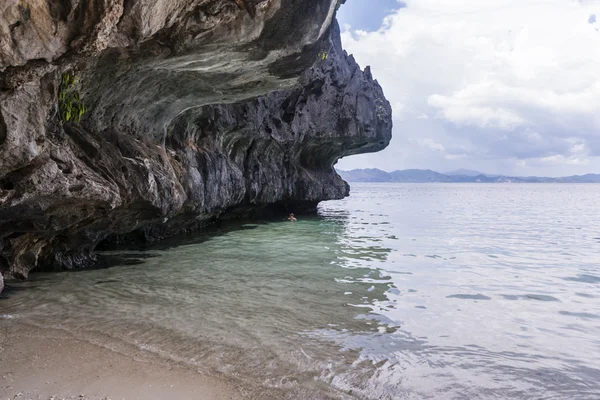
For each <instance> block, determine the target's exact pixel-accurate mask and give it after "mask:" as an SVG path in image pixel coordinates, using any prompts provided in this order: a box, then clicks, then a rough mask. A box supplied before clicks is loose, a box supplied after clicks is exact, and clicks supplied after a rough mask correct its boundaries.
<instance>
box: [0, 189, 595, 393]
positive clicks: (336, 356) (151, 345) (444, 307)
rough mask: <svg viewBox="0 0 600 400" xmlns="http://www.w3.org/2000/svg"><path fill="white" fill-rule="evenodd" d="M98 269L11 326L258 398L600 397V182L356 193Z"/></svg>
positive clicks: (10, 296)
mask: <svg viewBox="0 0 600 400" xmlns="http://www.w3.org/2000/svg"><path fill="white" fill-rule="evenodd" d="M100 258H101V261H102V263H101V264H104V265H105V266H107V268H101V269H92V270H81V271H69V272H60V273H37V274H32V276H31V280H29V281H27V282H20V283H12V284H11V287H10V288H9V290H8V291H7V292H6V294H4V295H3V298H2V299H0V318H3V319H6V320H7V321H5V323H10V322H11V321H12V322H14V323H23V324H30V325H34V326H38V327H43V328H48V329H50V330H59V331H60V330H62V331H65V332H69V334H70V335H74V336H76V337H78V338H80V339H82V340H88V341H90V342H92V343H95V344H99V345H102V346H104V347H106V348H109V349H111V350H114V351H119V352H125V353H131V354H132V356H134V357H140V358H145V359H150V360H154V361H156V362H161V360H163V361H168V362H174V363H177V364H180V365H184V366H187V367H189V368H192V369H194V370H197V371H199V372H200V373H203V374H208V375H214V376H218V377H223V378H226V379H230V380H232V381H235V382H236V383H237V384H239V385H240V386H245V387H247V388H248V389H247V390H246V392H245V393H249V397H250V398H252V396H253V394H252V393H254V394H256V395H259V394H260V395H261V396H262V397H263V398H274V399H279V398H289V399H540V400H541V399H544V400H550V399H594V400H597V399H600V185H593V184H589V185H572V184H454V183H453V184H388V183H369V184H367V183H365V184H353V185H352V190H351V195H350V197H348V198H346V199H345V200H341V201H330V202H323V203H321V204H320V206H319V210H318V213H317V214H316V215H310V216H299V220H298V221H297V222H289V221H287V220H286V219H285V216H282V218H281V219H275V220H269V221H251V222H248V221H246V222H243V223H224V224H220V225H217V226H215V227H213V228H211V229H208V230H206V231H203V232H201V233H198V234H195V235H192V236H185V237H180V238H176V239H173V240H170V241H168V242H163V243H159V244H157V245H153V246H150V247H148V248H145V249H143V250H140V249H137V250H134V249H126V248H124V249H115V250H111V251H108V252H102V253H101V256H100ZM269 393H272V396H269V395H268V394H269ZM265 394H267V395H266V396H265Z"/></svg>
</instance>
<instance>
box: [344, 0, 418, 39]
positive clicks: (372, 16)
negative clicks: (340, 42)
mask: <svg viewBox="0 0 600 400" xmlns="http://www.w3.org/2000/svg"><path fill="white" fill-rule="evenodd" d="M403 7H406V4H404V3H402V2H400V1H397V0H349V1H347V2H346V4H344V5H343V6H342V7H341V8H340V11H339V13H338V16H337V19H338V21H339V22H340V25H341V26H342V28H343V26H344V25H346V24H348V25H350V26H352V30H357V29H360V30H364V31H371V32H372V31H376V30H378V29H379V28H380V27H381V25H382V22H383V19H384V18H385V17H387V16H388V15H390V14H392V13H393V12H394V11H395V10H398V9H399V8H403Z"/></svg>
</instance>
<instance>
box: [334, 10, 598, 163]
mask: <svg viewBox="0 0 600 400" xmlns="http://www.w3.org/2000/svg"><path fill="white" fill-rule="evenodd" d="M403 3H405V4H406V7H403V8H400V9H399V10H398V11H396V12H395V13H394V14H392V15H390V16H389V17H388V18H387V19H386V20H385V22H384V24H383V26H382V27H381V28H380V29H379V30H378V31H374V32H366V31H353V30H352V28H351V27H346V30H345V32H344V33H343V42H344V46H345V48H346V49H347V50H348V52H349V53H352V54H354V56H355V57H356V59H357V61H358V62H359V63H360V64H361V65H362V66H366V65H371V66H372V69H373V73H374V75H375V77H376V78H377V79H378V80H379V82H380V83H381V84H382V86H383V88H384V91H385V93H386V96H387V97H388V98H389V99H390V102H391V103H392V104H394V105H396V106H395V107H394V109H395V110H398V111H401V118H395V130H394V135H395V139H394V141H393V142H392V145H391V147H390V149H389V150H386V152H385V153H384V154H383V156H378V157H373V158H368V157H363V158H361V159H360V160H361V163H366V162H369V161H370V160H372V161H374V162H375V164H376V165H375V166H378V167H380V168H385V169H396V168H404V167H411V166H415V167H434V168H438V169H443V168H445V167H448V168H450V167H454V166H457V167H462V166H470V167H473V166H475V167H478V166H481V168H498V169H501V171H497V172H502V173H508V172H511V171H509V170H510V169H511V168H512V169H516V171H522V172H531V171H532V170H530V169H528V168H537V169H535V170H533V172H538V171H539V172H540V173H543V172H545V171H547V172H548V173H550V174H554V175H556V174H560V173H561V172H562V171H563V170H564V172H565V173H567V172H571V171H580V170H575V169H569V168H576V167H579V166H586V168H588V169H589V168H590V166H592V167H598V168H600V159H598V156H600V31H598V24H597V23H591V22H590V21H591V20H592V18H591V16H592V15H600V0H585V1H584V0H582V1H577V0H405V1H403ZM594 20H595V19H594ZM398 105H402V106H401V107H398ZM429 141H431V142H429ZM411 143H412V145H413V146H415V147H419V148H420V150H415V151H408V150H407V148H406V147H407V146H411ZM433 143H435V145H432V144H433ZM458 147H461V148H462V149H467V151H461V152H458V151H453V149H457V148H458ZM442 149H443V150H442ZM427 150H429V151H427ZM444 152H447V153H448V154H446V156H443V155H442V154H440V153H444ZM459 154H460V156H457V155H459ZM399 156H404V158H402V157H399ZM590 157H591V158H593V159H594V160H595V161H594V162H593V163H591V164H590V163H589V162H588V158H590ZM399 159H403V160H404V161H403V163H404V164H398V160H399ZM465 160H470V161H471V165H464V162H465ZM528 160H530V161H531V162H528ZM544 160H546V161H544ZM452 162H455V163H456V164H452ZM409 163H412V164H411V165H408V164H409ZM436 163H437V164H436ZM341 166H342V167H353V166H356V167H363V166H366V165H362V164H360V163H358V164H357V163H355V164H353V161H352V159H348V161H346V160H343V161H342V163H341ZM532 166H534V167H532ZM560 168H563V170H561V169H560ZM494 172H496V171H494ZM598 172H600V171H598Z"/></svg>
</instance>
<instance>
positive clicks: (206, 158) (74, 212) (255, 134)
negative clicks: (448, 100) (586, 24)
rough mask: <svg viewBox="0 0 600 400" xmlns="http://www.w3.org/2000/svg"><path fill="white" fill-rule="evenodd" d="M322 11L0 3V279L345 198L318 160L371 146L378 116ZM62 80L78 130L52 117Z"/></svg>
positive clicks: (379, 136) (244, 5) (313, 0)
mask: <svg viewBox="0 0 600 400" xmlns="http://www.w3.org/2000/svg"><path fill="white" fill-rule="evenodd" d="M49 3H52V4H54V3H56V4H60V6H59V5H56V4H55V5H53V6H52V7H50V6H49ZM84 3H85V4H84ZM335 6H336V2H335V1H334V0H287V1H286V0H281V1H276V0H236V1H233V0H204V1H203V0H176V1H175V0H169V1H167V0H164V1H149V0H138V1H135V0H131V1H128V2H125V3H123V2H122V1H121V2H120V1H116V0H98V1H96V2H87V3H86V2H81V3H80V2H79V1H78V0H73V1H68V0H65V1H60V2H45V1H35V0H30V1H25V0H21V1H19V2H16V1H12V2H11V0H9V3H8V6H7V5H6V4H5V5H3V6H0V8H2V7H4V10H0V11H3V12H0V25H1V29H2V30H1V31H0V32H1V34H2V36H0V69H4V71H3V72H2V73H1V74H2V79H1V80H0V82H1V83H0V84H1V85H2V86H1V88H2V91H1V92H0V272H2V273H3V274H4V275H5V276H8V277H10V278H26V277H27V275H28V273H29V271H31V270H32V269H33V268H36V267H42V268H52V267H53V268H73V267H82V266H86V265H89V264H90V263H92V262H93V260H94V256H93V250H94V248H95V247H96V246H97V245H98V244H99V243H100V242H101V241H103V240H105V239H106V238H109V240H117V241H122V240H132V239H134V238H135V239H137V240H155V239H160V238H162V237H166V236H169V235H172V234H175V233H179V232H183V231H187V230H193V229H198V228H199V227H202V226H204V225H206V224H207V223H209V222H211V221H213V220H215V219H217V218H224V217H238V216H244V215H247V214H248V213H250V212H254V211H256V210H259V209H262V208H265V207H276V208H278V209H281V210H284V209H285V210H291V211H295V212H299V211H302V210H305V209H310V208H314V207H315V206H316V204H317V203H318V202H319V201H322V200H329V199H340V198H343V197H344V196H346V195H347V194H348V185H347V184H346V183H345V182H344V181H342V179H341V178H340V177H339V176H338V175H337V174H336V173H335V170H334V169H333V165H334V163H335V162H336V161H337V160H338V159H339V158H340V157H343V156H347V155H351V154H358V153H364V152H372V151H378V150H381V149H383V148H384V147H386V146H387V145H388V143H389V141H390V139H391V108H390V105H389V103H388V102H387V101H386V100H385V97H384V95H383V92H382V90H381V88H380V86H379V85H378V84H377V82H376V81H374V80H373V78H372V76H371V74H370V71H369V70H368V69H367V70H366V71H364V72H362V71H361V70H360V68H359V66H358V65H357V64H356V62H355V61H354V59H353V58H352V57H351V56H348V55H347V54H346V53H345V52H344V51H343V50H342V48H341V44H340V38H339V36H340V35H339V28H338V27H337V24H331V22H332V18H333V15H334V11H335ZM24 7H25V9H27V8H28V9H29V11H28V12H27V11H24ZM53 7H54V8H53ZM27 15H28V16H29V17H27ZM48 21H50V22H48ZM82 21H83V22H82ZM15 24H16V25H15ZM7 26H8V29H7ZM49 32H55V33H54V34H53V35H50V34H49ZM7 35H9V36H7ZM23 41H30V42H32V43H34V44H35V45H32V46H24V44H23ZM319 53H321V56H319ZM323 54H326V57H323V56H322V55H323ZM40 58H43V59H44V60H43V61H41V60H39V59H40ZM323 58H325V59H323ZM65 71H73V73H74V74H76V75H77V77H78V81H77V84H76V86H77V90H78V94H79V95H80V96H81V98H82V101H83V102H84V103H85V104H86V106H87V107H88V109H89V111H88V112H87V113H86V114H85V115H84V116H83V118H82V120H81V123H80V124H76V123H73V122H65V121H61V117H60V114H61V113H60V110H59V108H58V103H57V101H58V100H57V99H58V96H59V93H60V91H61V89H60V84H61V83H60V82H61V75H62V73H63V72H65ZM256 96H258V97H256Z"/></svg>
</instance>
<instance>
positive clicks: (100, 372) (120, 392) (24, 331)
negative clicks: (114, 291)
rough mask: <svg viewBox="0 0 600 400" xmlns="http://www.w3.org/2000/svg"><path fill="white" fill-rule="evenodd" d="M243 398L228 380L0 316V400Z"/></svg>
mask: <svg viewBox="0 0 600 400" xmlns="http://www.w3.org/2000/svg"><path fill="white" fill-rule="evenodd" d="M245 398H249V397H246V396H243V395H242V393H241V392H240V389H238V388H236V387H234V385H233V384H230V383H228V382H225V381H222V380H219V379H217V378H213V377H208V376H205V375H201V374H199V373H197V372H195V371H193V370H190V369H186V368H182V367H180V366H177V365H169V364H168V363H164V364H163V363H156V362H143V361H136V360H134V359H132V358H131V357H128V356H126V355H123V354H120V353H116V352H114V351H111V350H109V349H106V348H104V347H100V346H96V345H94V344H91V343H88V342H85V341H81V340H77V339H75V338H73V337H70V336H69V334H68V333H63V332H57V331H52V330H45V329H41V328H35V327H31V326H28V325H22V324H19V323H17V322H16V321H15V320H6V319H4V320H3V319H0V400H4V399H46V400H47V399H55V400H59V399H89V400H91V399H98V400H100V399H111V400H117V399H118V400H121V399H123V400H135V399H144V400H145V399H149V400H155V399H156V400H158V399H161V400H162V399H198V400H205V399H206V400H209V399H210V400H237V399H245Z"/></svg>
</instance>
